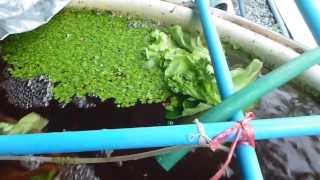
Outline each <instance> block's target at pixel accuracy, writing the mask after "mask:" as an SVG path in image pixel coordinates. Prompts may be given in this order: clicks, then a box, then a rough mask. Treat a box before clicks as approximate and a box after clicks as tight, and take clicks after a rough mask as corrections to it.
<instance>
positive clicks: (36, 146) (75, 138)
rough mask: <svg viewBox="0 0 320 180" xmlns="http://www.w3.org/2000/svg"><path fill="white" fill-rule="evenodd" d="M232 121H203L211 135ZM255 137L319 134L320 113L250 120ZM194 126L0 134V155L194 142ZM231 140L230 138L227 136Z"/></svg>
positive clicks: (196, 138) (143, 146)
mask: <svg viewBox="0 0 320 180" xmlns="http://www.w3.org/2000/svg"><path fill="white" fill-rule="evenodd" d="M234 123H235V122H220V123H207V124H204V126H205V130H206V132H207V134H208V136H210V137H213V136H216V135H217V134H219V133H221V132H222V131H223V130H225V129H226V128H229V127H231V126H233V125H234ZM251 124H252V127H253V128H254V131H255V136H256V139H258V140H262V139H274V138H285V137H297V136H311V135H320V116H304V117H291V118H275V119H264V120H254V121H252V123H251ZM197 134H198V131H197V128H196V126H195V125H194V124H191V125H175V126H158V127H140V128H124V129H103V130H92V131H73V132H72V131H71V132H57V133H40V134H26V135H2V136H0V144H1V148H0V155H28V154H49V153H70V152H85V151H100V150H117V149H134V148H151V147H164V146H174V145H187V144H197V143H198V137H196V135H197ZM229 140H232V139H229Z"/></svg>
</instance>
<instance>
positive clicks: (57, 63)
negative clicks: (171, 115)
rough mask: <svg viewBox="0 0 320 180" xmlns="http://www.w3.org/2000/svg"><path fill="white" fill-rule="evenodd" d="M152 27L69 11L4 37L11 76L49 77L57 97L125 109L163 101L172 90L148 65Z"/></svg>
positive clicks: (131, 19) (155, 70)
mask: <svg viewBox="0 0 320 180" xmlns="http://www.w3.org/2000/svg"><path fill="white" fill-rule="evenodd" d="M153 30H154V25H152V24H150V23H146V22H142V21H140V20H138V19H135V18H130V17H120V16H114V15H112V14H111V13H108V12H96V11H89V10H65V11H63V12H61V13H60V14H59V15H57V16H56V17H54V18H53V19H52V20H51V21H50V22H49V23H48V24H47V25H45V26H42V27H40V28H38V29H36V30H34V31H32V32H28V33H23V34H19V35H14V36H12V37H10V38H8V39H7V40H5V41H4V44H3V49H2V50H3V53H4V54H5V61H6V62H7V63H8V64H10V65H12V66H11V68H10V69H9V72H10V74H11V75H12V76H13V77H16V78H20V79H31V78H34V77H37V76H40V75H47V76H48V77H49V78H50V80H51V81H52V82H53V83H54V89H53V94H54V98H55V99H56V100H58V101H59V102H62V103H68V102H70V101H71V100H72V99H73V98H74V97H85V96H88V95H90V96H91V95H92V96H97V97H99V98H100V99H101V100H102V101H105V100H108V99H113V100H114V101H115V103H116V104H118V105H119V106H121V107H128V106H132V105H134V104H135V103H138V102H140V103H156V102H162V101H164V100H165V99H166V98H167V97H168V96H169V94H170V92H169V90H168V88H167V85H166V84H165V83H164V80H163V72H161V70H160V69H154V70H153V71H148V70H147V69H146V68H145V62H146V57H145V55H144V53H143V52H144V49H145V48H146V47H147V46H148V43H149V40H150V39H149V34H150V32H152V31H153Z"/></svg>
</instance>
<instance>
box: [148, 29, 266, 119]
mask: <svg viewBox="0 0 320 180" xmlns="http://www.w3.org/2000/svg"><path fill="white" fill-rule="evenodd" d="M151 39H152V42H151V44H150V45H149V46H148V47H147V48H146V49H145V54H146V57H147V62H146V67H147V68H148V69H150V70H154V68H159V69H160V70H162V71H163V72H164V80H165V82H166V83H167V85H168V87H169V88H170V90H171V91H172V92H173V93H174V94H175V96H172V97H171V98H169V100H168V102H167V103H165V108H166V111H167V112H166V118H168V119H176V118H179V117H184V116H191V115H194V114H197V113H199V112H203V111H205V110H207V109H209V108H210V107H212V106H215V105H217V104H218V103H220V102H221V100H220V96H219V92H218V88H217V85H216V80H215V78H214V72H213V67H212V64H211V61H210V56H209V52H208V49H207V48H206V47H205V46H204V45H203V44H202V42H201V40H200V37H199V36H193V35H191V34H189V33H186V32H183V31H182V29H181V27H180V26H173V27H170V28H168V29H167V32H162V31H160V30H155V31H153V32H152V33H151ZM261 68H262V62H260V61H259V60H257V59H254V60H253V61H252V62H251V63H250V64H249V65H248V66H247V67H246V68H237V69H234V70H232V71H231V75H232V79H233V83H234V88H235V90H236V91H237V90H239V89H241V88H243V87H245V86H246V85H248V84H249V83H250V82H252V81H253V80H255V79H256V78H257V76H258V75H259V73H260V70H261Z"/></svg>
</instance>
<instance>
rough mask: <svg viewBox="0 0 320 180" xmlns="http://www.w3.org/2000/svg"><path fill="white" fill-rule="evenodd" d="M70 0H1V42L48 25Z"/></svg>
mask: <svg viewBox="0 0 320 180" xmlns="http://www.w3.org/2000/svg"><path fill="white" fill-rule="evenodd" d="M69 1H70V0H0V40H3V39H4V38H5V37H7V36H8V35H10V34H15V33H22V32H26V31H31V30H33V29H35V28H37V27H39V26H40V25H42V24H45V23H47V22H48V21H49V20H50V19H51V18H52V17H53V16H54V15H55V14H57V13H58V12H59V11H60V10H61V9H62V8H63V7H65V6H66V5H67V4H68V3H69Z"/></svg>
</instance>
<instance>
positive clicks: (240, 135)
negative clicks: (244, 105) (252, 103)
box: [209, 112, 255, 180]
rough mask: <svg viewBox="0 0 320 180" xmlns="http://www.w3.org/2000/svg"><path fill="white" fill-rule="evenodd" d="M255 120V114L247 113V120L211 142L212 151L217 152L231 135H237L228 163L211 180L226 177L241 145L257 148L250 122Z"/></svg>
mask: <svg viewBox="0 0 320 180" xmlns="http://www.w3.org/2000/svg"><path fill="white" fill-rule="evenodd" d="M254 118H255V115H254V113H253V112H248V113H246V115H245V118H244V119H243V120H242V121H239V122H238V123H236V124H235V125H234V126H233V127H231V128H228V129H226V130H225V131H224V132H222V133H221V134H219V135H218V136H216V137H214V138H213V139H212V140H210V142H209V147H210V149H211V150H212V151H216V150H217V149H219V147H220V146H221V145H222V144H223V143H224V142H225V141H226V140H227V139H228V138H229V137H230V136H231V135H234V134H235V139H234V141H233V142H232V144H231V148H230V151H229V154H228V157H227V159H226V161H225V162H224V164H223V165H222V167H221V168H220V169H219V171H218V172H217V173H216V174H215V175H214V176H212V177H211V178H210V180H218V179H220V178H221V177H222V176H223V175H224V173H225V172H226V169H227V168H228V166H229V164H230V162H231V160H232V155H233V153H234V151H235V149H236V147H237V146H238V144H239V143H246V144H249V145H251V146H252V147H255V142H254V132H253V128H252V127H251V126H250V124H249V123H250V121H251V120H252V119H254Z"/></svg>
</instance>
